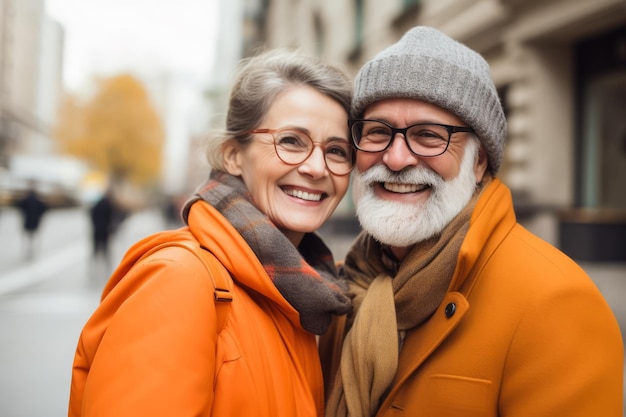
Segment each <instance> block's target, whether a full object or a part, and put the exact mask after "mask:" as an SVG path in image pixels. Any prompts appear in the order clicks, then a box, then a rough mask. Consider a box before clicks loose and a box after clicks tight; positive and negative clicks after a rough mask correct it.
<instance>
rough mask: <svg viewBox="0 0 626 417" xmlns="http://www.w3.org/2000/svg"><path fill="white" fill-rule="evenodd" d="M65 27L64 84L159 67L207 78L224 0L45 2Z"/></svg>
mask: <svg viewBox="0 0 626 417" xmlns="http://www.w3.org/2000/svg"><path fill="white" fill-rule="evenodd" d="M45 1H46V10H47V13H48V14H49V15H50V16H51V17H52V18H53V19H54V20H56V21H58V22H59V23H61V24H62V25H63V27H64V29H65V34H66V40H65V48H66V49H65V57H64V60H65V63H64V65H65V70H64V80H65V84H66V86H67V87H68V88H69V89H70V90H77V89H80V88H81V86H83V85H84V83H85V82H88V81H89V80H90V79H91V78H92V77H93V76H94V75H110V74H112V73H116V72H122V71H130V72H139V73H146V72H153V71H155V70H158V69H164V70H171V71H175V72H178V73H186V74H189V75H191V76H194V77H197V78H198V79H206V78H207V77H208V75H209V71H210V68H211V65H212V59H213V48H214V38H215V33H216V29H217V23H216V21H217V15H218V12H217V8H218V2H219V1H220V0H45Z"/></svg>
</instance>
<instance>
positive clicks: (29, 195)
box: [14, 181, 49, 259]
mask: <svg viewBox="0 0 626 417" xmlns="http://www.w3.org/2000/svg"><path fill="white" fill-rule="evenodd" d="M14 206H15V207H17V208H18V209H19V210H20V212H21V214H22V228H23V231H24V245H23V246H24V254H25V257H26V259H32V258H33V257H34V256H35V252H36V250H35V246H37V244H38V243H37V234H38V231H39V226H40V224H41V219H42V217H43V215H44V213H45V212H46V211H47V210H48V208H49V207H48V204H46V203H45V202H44V200H43V199H42V198H41V197H40V196H39V195H38V193H37V187H36V183H35V182H34V181H30V182H29V184H28V190H27V191H26V194H25V195H24V196H23V197H22V198H20V199H19V200H17V201H16V202H15V203H14Z"/></svg>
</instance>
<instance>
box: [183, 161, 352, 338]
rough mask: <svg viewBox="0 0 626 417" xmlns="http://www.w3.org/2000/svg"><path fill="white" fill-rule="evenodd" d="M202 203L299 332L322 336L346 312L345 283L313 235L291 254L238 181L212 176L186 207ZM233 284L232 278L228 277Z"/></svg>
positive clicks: (216, 173) (286, 241) (219, 174)
mask: <svg viewBox="0 0 626 417" xmlns="http://www.w3.org/2000/svg"><path fill="white" fill-rule="evenodd" d="M199 199H202V200H204V201H206V202H207V203H209V204H211V205H212V206H213V207H215V208H216V209H217V210H218V211H219V212H220V213H221V214H222V215H223V216H224V217H226V218H227V219H228V220H229V221H230V223H231V224H232V225H233V227H235V229H237V231H238V232H239V233H240V234H241V236H242V237H243V238H244V239H245V241H246V242H247V243H248V245H249V246H250V248H251V249H252V250H253V251H254V253H255V254H256V256H257V258H258V259H259V261H260V262H261V264H262V265H263V268H264V269H265V272H267V274H268V275H269V277H270V278H271V279H272V282H273V283H274V285H275V286H276V288H277V289H278V291H279V292H280V293H281V294H282V295H283V297H285V299H286V300H287V301H288V302H289V304H291V305H292V306H293V307H294V308H295V309H296V310H297V311H298V312H299V313H300V323H301V324H302V327H303V328H304V329H306V330H308V331H310V332H312V333H315V334H322V333H324V332H325V331H326V330H327V329H328V326H329V324H330V320H331V317H332V315H333V314H343V313H346V312H347V311H348V310H349V309H350V305H351V304H350V299H349V298H348V297H347V296H346V294H345V290H346V289H347V288H346V287H345V283H344V282H343V281H342V280H340V279H339V278H337V271H336V268H335V263H334V260H333V257H332V254H331V253H330V251H329V250H328V248H327V247H326V245H325V244H324V242H323V241H322V240H321V239H320V238H319V237H318V236H317V235H315V234H312V233H307V234H305V236H304V238H303V239H302V241H301V242H300V246H299V247H298V248H296V247H295V246H294V245H293V244H292V243H291V241H289V239H287V237H286V236H285V235H284V234H283V233H282V232H280V231H279V230H278V229H277V228H276V226H274V224H273V223H272V222H271V221H270V220H269V219H268V217H267V216H266V215H265V214H263V213H262V212H261V211H259V210H258V209H257V208H256V207H255V206H254V204H252V202H251V196H250V193H249V192H248V190H247V188H246V186H245V184H244V183H243V182H242V181H241V179H240V178H239V177H235V176H232V175H229V174H227V173H225V172H222V171H217V170H213V171H212V172H211V175H210V178H209V181H207V183H206V184H205V185H204V186H203V187H202V189H201V190H200V191H199V192H198V193H197V195H196V197H195V198H194V199H192V200H191V201H189V202H188V203H187V204H186V207H185V209H184V214H183V215H184V217H185V219H186V218H187V214H188V212H189V208H190V207H191V205H192V204H193V203H194V201H197V200H199ZM233 278H234V279H235V280H237V277H233Z"/></svg>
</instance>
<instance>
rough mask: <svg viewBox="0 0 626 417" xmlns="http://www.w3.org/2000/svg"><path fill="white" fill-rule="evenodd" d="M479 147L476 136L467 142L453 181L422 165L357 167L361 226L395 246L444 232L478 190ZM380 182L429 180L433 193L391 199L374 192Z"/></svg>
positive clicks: (356, 192) (355, 193)
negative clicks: (415, 200)
mask: <svg viewBox="0 0 626 417" xmlns="http://www.w3.org/2000/svg"><path fill="white" fill-rule="evenodd" d="M478 147H479V145H478V141H477V140H474V139H473V138H472V139H470V140H469V141H468V142H467V144H466V146H465V152H464V154H463V160H462V161H461V167H460V169H459V174H458V175H457V176H456V178H454V179H452V180H450V181H444V179H443V178H441V176H439V175H438V174H436V173H435V172H434V171H432V170H430V169H428V168H425V167H423V166H414V167H410V168H406V169H404V170H402V171H400V172H393V171H390V170H389V169H388V168H387V167H386V166H385V165H383V164H379V165H375V166H373V167H371V168H370V169H368V170H367V171H365V172H363V173H357V172H356V171H355V174H354V178H353V179H354V182H353V198H354V203H355V206H356V214H357V217H358V218H359V222H360V223H361V227H362V228H363V229H364V230H365V231H366V232H367V233H369V234H371V235H372V236H373V237H374V239H376V240H377V241H379V242H381V243H383V244H385V245H389V246H394V247H407V246H411V245H413V244H415V243H417V242H421V241H424V240H427V239H429V238H431V237H433V236H435V235H437V234H439V233H441V231H442V230H443V229H444V228H445V227H446V226H447V225H448V223H450V221H451V220H452V219H453V218H454V217H455V216H456V215H457V214H459V213H460V212H461V210H463V208H464V207H465V206H466V205H467V203H468V202H469V201H470V199H471V198H472V195H473V194H474V192H475V190H476V175H475V174H474V163H475V162H476V158H477V157H478ZM379 182H394V183H400V184H417V185H420V184H427V185H429V186H430V187H431V194H430V197H429V198H428V200H427V201H425V202H424V203H419V204H408V203H402V202H398V201H388V200H384V199H381V198H379V197H377V196H376V194H375V193H374V189H373V186H372V184H374V183H379Z"/></svg>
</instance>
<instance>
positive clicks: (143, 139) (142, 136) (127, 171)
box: [54, 74, 165, 184]
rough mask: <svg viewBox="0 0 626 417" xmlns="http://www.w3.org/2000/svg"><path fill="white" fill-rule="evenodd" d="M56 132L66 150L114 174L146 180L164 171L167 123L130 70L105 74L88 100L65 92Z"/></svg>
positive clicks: (95, 166) (135, 180) (99, 168)
mask: <svg viewBox="0 0 626 417" xmlns="http://www.w3.org/2000/svg"><path fill="white" fill-rule="evenodd" d="M54 134H55V137H56V139H57V140H58V142H59V144H60V145H61V147H62V148H63V149H65V150H66V152H68V153H71V154H73V155H76V156H79V157H82V158H85V159H87V160H88V161H90V162H91V163H92V165H93V167H94V168H96V169H98V170H101V171H104V172H108V173H109V174H110V175H112V176H114V177H116V178H124V179H127V180H130V181H131V182H134V183H139V184H145V183H150V182H154V181H155V180H157V179H158V177H159V175H160V173H161V161H162V150H163V145H164V136H165V134H164V130H163V126H162V123H161V120H160V117H159V116H158V114H157V112H156V110H155V109H154V107H153V106H152V104H151V102H150V99H149V97H148V94H147V93H146V90H145V89H144V87H143V86H142V84H141V83H140V82H139V81H138V80H137V79H136V78H134V77H133V76H131V75H125V74H124V75H119V76H116V77H112V78H107V79H103V80H101V81H100V83H99V85H98V88H97V91H96V94H95V95H94V96H93V97H92V98H91V99H90V100H88V101H87V102H86V103H85V104H84V105H83V104H81V103H79V101H78V99H77V98H75V97H71V96H70V97H67V98H66V99H65V100H64V102H63V103H62V105H61V109H60V112H59V117H58V123H57V126H56V127H55V132H54Z"/></svg>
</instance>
